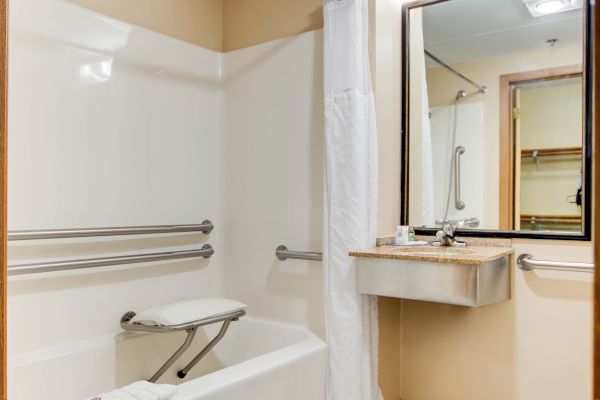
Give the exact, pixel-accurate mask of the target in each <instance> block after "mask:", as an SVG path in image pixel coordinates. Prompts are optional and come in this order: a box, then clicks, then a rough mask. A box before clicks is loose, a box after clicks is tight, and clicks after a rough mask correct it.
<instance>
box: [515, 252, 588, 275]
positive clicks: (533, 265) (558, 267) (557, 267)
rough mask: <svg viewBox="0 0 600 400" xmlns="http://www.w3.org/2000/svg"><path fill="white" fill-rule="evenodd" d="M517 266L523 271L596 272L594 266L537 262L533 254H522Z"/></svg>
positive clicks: (560, 262)
mask: <svg viewBox="0 0 600 400" xmlns="http://www.w3.org/2000/svg"><path fill="white" fill-rule="evenodd" d="M517 266H518V267H519V268H521V269H522V270H523V271H532V270H534V269H544V270H549V271H571V272H594V264H588V263H576V262H563V261H542V260H536V259H535V258H533V256H532V255H531V254H521V255H520V256H519V257H518V258H517Z"/></svg>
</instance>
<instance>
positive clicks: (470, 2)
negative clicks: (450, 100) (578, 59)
mask: <svg viewBox="0 0 600 400" xmlns="http://www.w3.org/2000/svg"><path fill="white" fill-rule="evenodd" d="M423 35H424V39H425V48H426V49H428V50H429V51H430V52H431V53H433V54H434V55H436V56H437V57H439V58H440V59H442V60H444V61H445V62H446V63H448V64H458V63H463V62H467V61H473V60H479V59H486V58H493V57H500V56H503V55H506V54H510V53H517V52H528V51H535V50H542V49H545V48H546V49H547V48H549V47H550V45H549V44H548V43H547V42H546V41H547V40H549V39H558V42H557V43H556V44H555V47H564V46H573V45H576V44H579V45H581V42H582V37H583V11H582V9H581V8H580V9H578V10H574V11H567V12H563V13H559V14H553V15H548V16H543V17H537V18H535V17H533V16H532V15H531V14H530V13H529V11H528V10H527V7H526V6H525V4H524V3H523V1H522V0H449V1H446V2H442V3H438V4H433V5H430V6H426V7H424V8H423ZM427 65H428V66H434V65H436V64H435V62H433V61H431V60H429V59H428V60H427Z"/></svg>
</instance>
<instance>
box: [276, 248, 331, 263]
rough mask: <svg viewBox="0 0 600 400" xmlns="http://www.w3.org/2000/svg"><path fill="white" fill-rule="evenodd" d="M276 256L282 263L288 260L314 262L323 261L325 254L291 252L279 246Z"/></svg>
mask: <svg viewBox="0 0 600 400" xmlns="http://www.w3.org/2000/svg"><path fill="white" fill-rule="evenodd" d="M275 255H276V256H277V258H278V259H280V260H281V261H285V260H287V259H288V258H291V259H295V260H312V261H322V260H323V253H318V252H316V251H291V250H288V248H287V247H286V246H284V245H280V246H277V248H276V249H275Z"/></svg>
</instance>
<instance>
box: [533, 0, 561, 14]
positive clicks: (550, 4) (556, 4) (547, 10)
mask: <svg viewBox="0 0 600 400" xmlns="http://www.w3.org/2000/svg"><path fill="white" fill-rule="evenodd" d="M566 5H567V3H566V2H565V1H564V0H544V1H540V2H539V3H537V4H536V5H535V9H536V10H538V11H539V12H541V13H542V14H554V13H557V12H559V11H560V10H562V9H563V8H565V6H566Z"/></svg>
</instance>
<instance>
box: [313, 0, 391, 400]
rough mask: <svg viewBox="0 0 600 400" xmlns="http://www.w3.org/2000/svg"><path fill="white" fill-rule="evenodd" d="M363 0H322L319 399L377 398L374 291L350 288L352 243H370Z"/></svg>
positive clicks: (372, 186) (370, 130)
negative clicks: (323, 371)
mask: <svg viewBox="0 0 600 400" xmlns="http://www.w3.org/2000/svg"><path fill="white" fill-rule="evenodd" d="M367 6H368V2H367V0H325V3H324V16H325V33H324V62H325V78H324V79H325V82H324V85H325V136H326V139H325V144H326V156H325V211H324V214H325V215H324V217H325V218H324V243H323V267H324V281H325V315H326V327H327V343H328V347H329V357H328V377H327V399H328V400H378V399H381V394H380V391H379V387H378V384H377V359H378V357H377V351H378V328H377V299H376V297H374V296H366V295H360V294H359V293H358V291H357V276H356V275H357V271H356V260H355V259H353V258H352V257H349V256H348V252H349V251H350V250H352V249H361V248H365V247H368V246H373V245H374V244H375V235H376V214H377V132H376V129H375V103H374V99H373V92H372V88H371V76H370V69H369V54H368V37H367V36H368V32H367V30H368V7H367Z"/></svg>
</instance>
